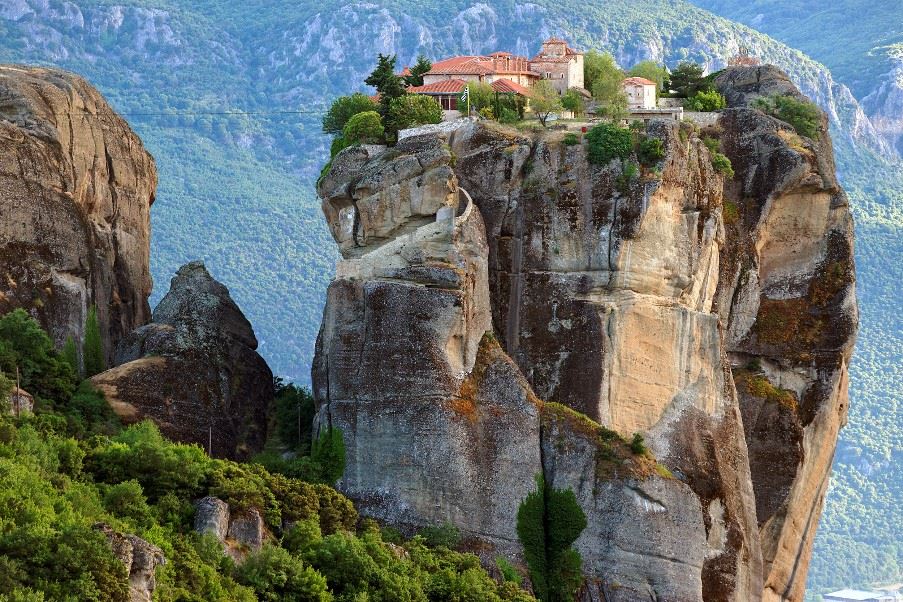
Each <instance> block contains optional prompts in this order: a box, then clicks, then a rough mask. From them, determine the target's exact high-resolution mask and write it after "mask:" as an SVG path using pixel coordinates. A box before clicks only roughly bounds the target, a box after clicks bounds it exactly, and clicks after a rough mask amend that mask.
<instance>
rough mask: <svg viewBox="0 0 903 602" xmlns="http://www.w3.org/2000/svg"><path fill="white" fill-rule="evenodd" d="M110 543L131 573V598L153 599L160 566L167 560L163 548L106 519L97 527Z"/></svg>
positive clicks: (132, 600)
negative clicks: (114, 525) (124, 530)
mask: <svg viewBox="0 0 903 602" xmlns="http://www.w3.org/2000/svg"><path fill="white" fill-rule="evenodd" d="M94 528H95V529H98V530H99V531H101V532H102V533H103V534H104V535H105V536H106V538H107V541H108V542H109V543H110V547H111V548H112V549H113V554H114V555H115V556H116V557H117V558H118V559H119V560H120V561H121V562H122V563H123V564H124V565H125V568H126V572H127V573H128V576H129V602H151V600H152V599H153V593H154V590H155V589H156V588H157V577H156V572H157V567H158V566H161V565H164V564H166V558H165V557H164V556H163V551H162V550H160V548H158V547H157V546H155V545H153V544H152V543H149V542H147V541H145V540H144V539H141V538H140V537H138V536H137V535H126V534H122V533H118V532H117V531H114V530H113V528H112V527H110V526H109V525H106V524H104V523H98V524H97V525H95V527H94Z"/></svg>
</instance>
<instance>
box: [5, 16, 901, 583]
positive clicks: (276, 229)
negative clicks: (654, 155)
mask: <svg viewBox="0 0 903 602" xmlns="http://www.w3.org/2000/svg"><path fill="white" fill-rule="evenodd" d="M712 1H715V0H712ZM763 1H764V0H763ZM789 4H790V5H792V4H793V3H792V2H790V3H789ZM850 4H851V5H852V0H850ZM878 4H879V5H883V4H888V0H883V2H879V3H878ZM891 4H893V3H892V2H891ZM861 14H863V15H864V14H868V15H871V14H874V13H873V12H868V11H862V12H861ZM893 22H894V23H899V22H900V21H899V19H897V20H896V21H893ZM806 23H812V24H813V26H812V27H811V28H808V29H809V30H810V31H809V35H811V36H812V37H813V38H815V37H818V36H822V35H823V34H824V31H823V30H825V29H827V28H829V27H832V26H833V25H832V24H831V23H832V22H828V21H817V20H813V21H807V22H806ZM869 23H871V22H869ZM868 27H870V28H872V27H873V25H872V24H869V25H868ZM878 27H879V22H878V21H876V22H875V25H874V27H873V28H874V30H875V31H878ZM804 29H806V28H804ZM888 29H889V30H890V29H892V23H891V24H889V25H888ZM553 34H556V35H561V36H563V37H565V38H567V39H568V40H569V41H570V42H571V43H572V44H574V45H576V46H578V47H582V48H584V49H591V48H596V49H600V50H608V51H610V52H612V53H613V54H614V55H615V57H616V58H617V60H618V61H619V63H620V64H621V66H625V67H626V66H630V65H632V64H633V63H635V62H638V61H639V60H642V59H656V60H663V61H665V62H666V63H667V64H668V65H670V66H672V67H673V66H675V65H676V64H677V63H678V62H679V61H680V60H683V59H692V60H696V61H700V62H703V63H705V64H706V65H707V66H708V67H709V68H710V69H716V68H720V67H721V66H723V65H724V63H725V61H726V59H727V58H728V57H729V56H731V55H732V54H734V53H735V52H736V51H737V49H738V47H739V46H740V45H747V46H750V47H751V49H752V51H753V53H754V54H757V55H758V56H760V57H762V58H763V59H764V60H766V61H768V62H772V63H775V64H777V65H779V66H781V67H783V68H784V69H785V70H787V71H788V72H789V73H790V74H791V75H792V77H793V78H794V79H795V80H796V81H797V82H798V84H799V85H800V87H801V88H802V89H803V91H804V92H805V93H807V94H809V95H810V96H812V97H813V99H815V100H816V101H817V102H818V103H819V104H820V105H821V106H822V107H823V108H825V109H826V110H827V111H828V113H829V115H830V117H831V119H832V123H833V129H832V132H833V135H834V138H835V146H836V150H837V158H838V167H839V172H840V174H841V177H842V178H843V181H844V183H845V185H846V187H847V189H848V191H849V192H850V196H851V200H852V203H853V206H854V211H855V213H856V216H857V219H858V226H857V227H858V228H859V230H858V233H859V244H858V251H857V253H858V257H857V259H858V262H859V272H860V273H859V288H860V300H861V304H862V316H863V328H862V333H861V335H860V340H859V345H858V355H857V357H856V359H854V363H853V365H852V383H851V396H852V401H851V411H850V426H849V427H848V428H847V429H846V430H845V431H844V433H843V435H842V442H841V450H840V452H839V453H838V458H837V471H836V477H835V481H834V486H833V489H832V491H831V495H830V499H829V503H828V506H827V511H826V514H825V520H824V523H823V525H822V528H821V530H820V535H819V539H818V540H817V542H816V556H815V559H814V561H813V567H812V575H813V581H812V584H813V587H814V588H818V589H821V588H825V587H831V586H840V585H855V584H861V583H865V582H867V581H871V580H889V579H894V578H900V577H901V573H900V566H901V565H903V560H901V553H903V548H901V546H900V544H899V542H898V541H896V540H894V539H893V535H892V534H893V533H894V531H893V529H892V528H891V527H893V526H894V525H900V524H903V517H901V514H900V513H901V511H900V510H899V507H898V505H894V504H891V505H890V507H888V506H887V505H882V504H883V503H884V502H881V501H880V500H881V499H887V497H888V496H890V498H891V499H894V498H895V499H897V500H899V499H900V498H901V496H900V488H901V483H903V477H901V474H900V469H899V465H900V454H901V453H903V451H901V450H903V442H901V440H900V435H899V427H898V426H896V425H899V424H900V422H901V421H900V410H899V404H900V391H901V389H903V383H901V375H900V374H899V370H898V369H896V371H895V367H897V366H899V365H901V359H903V358H901V352H900V349H903V340H901V339H903V334H901V333H903V328H901V324H900V319H899V314H900V310H901V308H900V296H899V295H898V294H897V293H896V288H897V286H898V285H897V281H898V280H899V278H900V273H899V266H898V265H897V263H896V262H895V258H897V257H899V253H900V247H899V244H900V243H899V241H900V240H901V234H903V233H901V226H903V215H901V207H903V169H901V167H900V165H899V164H898V163H893V162H891V161H888V160H887V159H883V158H881V157H880V156H879V155H880V154H881V153H885V154H887V148H886V146H885V147H882V146H881V144H879V138H878V136H876V135H875V134H874V131H873V129H872V128H871V125H870V123H869V122H868V120H867V118H866V117H865V115H864V114H863V112H862V111H861V109H860V108H859V105H858V104H857V103H856V101H855V99H854V98H853V95H852V94H851V93H850V92H849V90H848V89H847V88H846V87H844V86H843V85H840V84H837V83H835V82H834V80H833V79H832V76H831V74H830V73H829V72H828V71H827V70H826V69H825V68H824V67H822V66H821V65H820V64H818V63H816V62H814V61H812V60H810V59H809V58H807V57H806V56H805V55H803V54H802V53H800V52H798V51H796V50H792V49H791V48H789V47H787V46H784V45H782V44H780V43H778V42H776V41H774V40H772V39H770V38H768V37H766V36H763V35H761V34H758V33H756V32H754V31H752V30H750V29H748V28H746V27H744V26H741V25H737V24H735V23H732V22H730V21H727V20H725V19H723V18H719V17H716V16H714V15H712V14H710V13H707V12H705V11H703V10H700V9H697V8H694V7H692V6H690V5H689V4H687V3H685V2H682V1H679V0H607V1H605V2H601V1H595V2H580V1H577V0H558V1H556V2H551V1H550V0H539V1H535V2H531V3H517V2H514V1H513V0H501V1H499V2H492V3H488V2H475V1H474V0H451V1H449V2H444V3H439V2H424V1H422V0H421V1H417V2H415V1H413V0H380V1H378V2H367V3H362V2H352V1H341V0H323V1H322V2H317V3H314V2H304V3H297V2H288V1H286V0H281V1H280V0H247V1H245V2H241V3H237V2H226V1H225V0H191V1H189V0H129V2H127V3H125V2H122V1H121V0H70V1H68V2H65V3H63V2H47V1H46V0H14V1H13V2H3V3H0V62H27V63H39V64H50V65H55V66H59V67H63V68H66V69H70V70H72V71H75V72H78V73H80V74H81V75H83V76H85V77H86V78H88V79H89V80H90V81H91V82H92V83H93V84H95V85H96V86H97V87H98V88H99V89H100V90H101V91H102V92H103V93H104V94H105V95H106V96H107V98H108V99H109V100H110V101H111V103H112V105H113V106H114V107H115V108H116V109H117V110H119V111H120V112H123V113H125V115H126V117H127V119H128V120H129V122H130V123H131V124H132V125H133V127H134V128H135V129H136V131H137V132H138V133H139V134H140V135H141V136H142V138H143V139H144V141H145V143H146V145H147V147H148V148H149V149H150V151H151V152H152V153H153V154H154V156H155V157H156V159H157V162H158V168H159V172H160V187H159V191H158V197H157V202H156V203H155V204H154V207H153V210H152V223H153V242H152V245H153V248H152V253H151V256H152V272H153V275H154V277H155V279H156V282H157V285H156V287H155V291H156V292H155V294H154V298H153V300H157V299H159V298H160V296H161V294H162V291H165V290H166V282H167V281H168V279H169V277H170V276H171V274H172V273H173V272H174V271H175V270H176V269H177V268H178V266H179V265H181V264H183V263H185V262H186V261H189V260H191V259H195V258H201V259H204V260H205V262H206V264H207V266H208V267H209V268H210V269H211V271H212V272H213V274H214V275H215V276H216V277H217V278H218V279H220V280H221V281H223V282H224V283H226V284H227V285H228V286H229V288H230V289H231V291H232V294H233V297H234V298H235V300H236V301H237V302H238V304H239V305H240V306H241V307H242V308H243V310H244V311H245V313H246V314H247V315H248V317H249V319H250V320H251V321H252V323H253V324H254V326H255V329H256V331H257V334H258V338H259V339H260V340H261V348H260V351H261V353H262V354H263V355H264V356H265V357H266V358H267V360H268V361H269V362H270V365H271V366H272V368H273V370H274V372H276V373H277V374H281V375H283V376H286V377H288V378H290V379H293V380H296V381H299V382H306V381H307V380H308V379H309V366H310V362H311V358H312V355H313V345H314V340H315V337H316V333H317V329H318V327H319V322H320V317H321V311H322V303H323V300H324V292H325V288H326V285H327V283H328V281H329V279H330V277H331V275H332V271H333V261H334V259H335V257H336V252H335V245H334V244H333V242H332V240H331V238H330V237H329V234H328V232H327V230H326V227H325V224H324V221H323V220H322V219H321V217H320V211H319V203H318V201H317V200H316V198H315V195H314V193H313V187H312V182H313V179H314V178H315V176H316V174H317V173H318V171H319V168H320V166H321V165H322V163H323V162H324V161H325V160H326V158H327V157H328V150H327V148H326V143H327V139H326V137H325V136H323V135H322V134H321V133H320V127H319V119H320V116H321V114H322V111H323V109H324V107H326V106H327V105H328V103H329V101H330V100H331V99H332V98H333V97H334V96H336V95H339V94H345V93H348V92H350V91H353V90H358V89H362V85H361V82H362V81H363V79H364V77H365V76H366V74H367V73H368V72H369V71H370V70H371V68H372V66H373V63H374V61H375V56H376V54H377V53H378V52H384V53H385V52H388V53H398V54H399V62H400V63H402V64H404V63H408V64H410V63H412V62H413V61H414V59H415V57H416V56H417V55H418V54H419V53H423V54H425V55H427V56H428V57H432V58H438V57H442V56H446V55H449V54H453V53H478V52H479V53H483V52H491V51H494V50H498V49H505V50H510V51H513V52H517V53H520V54H528V55H529V54H533V53H534V52H535V51H536V50H537V48H538V45H539V42H540V41H541V40H542V39H543V38H544V37H547V36H549V35H553ZM839 39H840V38H839ZM857 43H858V41H857ZM882 496H884V497H882ZM867 548H868V549H869V550H871V549H872V548H874V549H880V550H882V554H883V556H882V558H884V560H880V561H879V560H874V559H873V558H872V557H871V556H870V554H871V553H872V552H871V551H868V552H867V551H866V549H867ZM838 566H844V567H847V568H848V569H849V573H848V574H847V573H843V572H840V571H837V570H836V569H837V567H838Z"/></svg>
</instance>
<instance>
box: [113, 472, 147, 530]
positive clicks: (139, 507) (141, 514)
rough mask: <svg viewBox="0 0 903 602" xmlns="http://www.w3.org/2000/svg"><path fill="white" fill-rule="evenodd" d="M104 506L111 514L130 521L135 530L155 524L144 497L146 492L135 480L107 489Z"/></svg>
mask: <svg viewBox="0 0 903 602" xmlns="http://www.w3.org/2000/svg"><path fill="white" fill-rule="evenodd" d="M103 505H104V508H106V510H107V512H109V513H110V514H112V515H114V516H116V517H118V518H124V519H128V521H129V523H130V524H131V525H132V526H133V528H138V529H142V530H143V529H148V528H150V527H151V525H152V524H153V520H154V517H153V516H152V513H151V508H150V506H148V504H147V499H146V498H145V497H144V490H143V489H142V488H141V484H140V483H138V481H135V480H134V479H133V480H131V481H123V482H122V483H117V484H116V485H109V486H108V487H106V488H105V489H104V494H103Z"/></svg>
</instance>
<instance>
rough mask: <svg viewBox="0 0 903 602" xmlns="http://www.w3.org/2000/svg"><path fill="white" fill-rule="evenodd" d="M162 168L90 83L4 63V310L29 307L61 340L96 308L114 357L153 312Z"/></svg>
mask: <svg viewBox="0 0 903 602" xmlns="http://www.w3.org/2000/svg"><path fill="white" fill-rule="evenodd" d="M156 185H157V174H156V169H155V166H154V161H153V158H152V157H151V156H150V154H148V153H147V151H146V150H145V149H144V147H143V146H142V144H141V140H140V139H139V138H138V136H136V135H135V134H134V133H133V132H132V130H131V129H130V128H129V126H128V124H127V123H126V122H125V121H124V120H123V119H122V118H120V117H119V116H118V115H117V114H116V113H115V112H113V109H111V108H110V106H109V105H108V104H107V103H106V101H105V100H104V99H103V98H102V97H101V95H100V93H98V92H97V90H95V89H94V88H93V87H91V86H90V85H88V84H87V83H86V82H85V81H84V80H83V79H81V78H80V77H77V76H75V75H72V74H69V73H65V72H62V71H58V70H53V69H44V68H37V67H21V66H8V65H4V66H0V314H3V313H6V312H8V311H10V310H12V309H14V308H17V307H22V308H25V309H26V310H28V312H29V313H30V314H31V315H32V316H34V317H35V318H37V319H38V321H39V322H40V323H41V325H42V326H43V327H44V328H45V329H46V330H47V331H48V332H49V333H50V335H51V337H52V338H53V339H54V341H55V342H56V343H57V345H58V346H62V345H63V343H64V342H65V340H66V339H67V338H68V337H72V338H73V340H75V341H81V340H82V339H83V337H84V326H85V319H86V316H87V312H88V308H89V307H90V306H92V305H94V306H96V307H97V316H98V320H99V323H100V330H101V338H102V343H103V348H104V352H105V354H106V356H107V361H108V362H109V361H111V360H112V357H113V352H114V350H115V348H116V345H117V343H118V342H119V340H120V339H121V338H122V337H123V336H125V335H126V334H127V333H129V332H130V331H131V330H132V329H134V328H135V327H137V326H140V325H142V324H144V323H146V322H147V320H148V318H149V317H150V307H149V306H148V303H147V299H148V296H149V295H150V291H151V277H150V268H149V251H150V206H151V204H152V203H153V200H154V192H155V189H156Z"/></svg>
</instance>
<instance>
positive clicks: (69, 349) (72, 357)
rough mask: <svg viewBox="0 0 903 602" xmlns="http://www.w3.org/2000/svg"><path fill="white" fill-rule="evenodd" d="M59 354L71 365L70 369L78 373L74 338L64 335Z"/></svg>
mask: <svg viewBox="0 0 903 602" xmlns="http://www.w3.org/2000/svg"><path fill="white" fill-rule="evenodd" d="M61 355H62V356H63V359H64V360H66V363H67V364H69V365H70V366H72V371H73V372H75V373H76V374H79V373H80V371H79V369H78V368H79V366H78V348H77V347H76V346H75V339H73V338H72V337H66V344H65V345H63V351H62V352H61Z"/></svg>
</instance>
